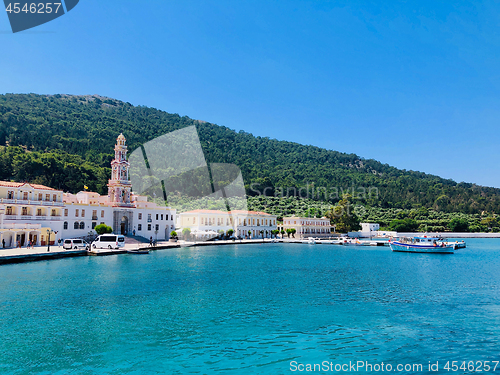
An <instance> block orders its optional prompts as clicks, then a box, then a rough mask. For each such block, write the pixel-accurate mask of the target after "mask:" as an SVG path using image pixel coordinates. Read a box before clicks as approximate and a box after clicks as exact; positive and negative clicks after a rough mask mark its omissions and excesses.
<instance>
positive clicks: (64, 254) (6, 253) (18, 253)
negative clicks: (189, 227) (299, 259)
mask: <svg viewBox="0 0 500 375" xmlns="http://www.w3.org/2000/svg"><path fill="white" fill-rule="evenodd" d="M257 243H260V244H262V243H271V240H270V239H268V238H266V239H265V240H262V239H252V240H237V241H232V240H229V241H202V242H185V241H179V242H169V241H159V242H158V243H157V245H156V246H154V247H150V246H149V244H147V243H143V244H136V243H134V244H125V246H124V247H123V248H120V249H117V250H107V249H99V250H100V251H99V252H98V254H89V253H88V252H87V251H86V250H73V249H71V250H67V249H64V248H63V247H62V246H58V245H53V246H50V251H47V246H35V247H34V248H30V249H28V248H25V247H23V248H10V249H0V265H1V264H8V263H23V262H32V261H40V260H49V259H60V258H71V257H78V256H88V255H117V254H125V253H126V252H127V250H139V249H149V250H166V249H171V248H179V247H190V246H217V245H234V244H257Z"/></svg>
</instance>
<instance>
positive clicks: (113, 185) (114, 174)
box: [108, 133, 133, 207]
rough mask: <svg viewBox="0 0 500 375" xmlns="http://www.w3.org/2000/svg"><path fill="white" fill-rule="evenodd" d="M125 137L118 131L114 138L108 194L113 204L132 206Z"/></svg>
mask: <svg viewBox="0 0 500 375" xmlns="http://www.w3.org/2000/svg"><path fill="white" fill-rule="evenodd" d="M125 141H126V140H125V137H124V136H123V134H121V133H120V135H119V136H118V138H117V139H116V145H115V158H114V160H113V161H112V162H111V179H110V180H108V196H109V200H110V202H111V203H112V205H113V206H120V207H133V204H132V203H130V194H131V190H132V184H131V182H130V181H129V175H128V172H129V168H130V163H129V162H128V161H127V146H125Z"/></svg>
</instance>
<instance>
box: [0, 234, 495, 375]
mask: <svg viewBox="0 0 500 375" xmlns="http://www.w3.org/2000/svg"><path fill="white" fill-rule="evenodd" d="M467 243H468V248H467V249H464V250H459V251H458V252H457V253H456V254H454V255H438V254H407V253H392V252H391V251H390V250H389V248H381V247H377V248H375V247H343V246H336V245H299V244H269V245H234V246H221V247H205V248H184V249H173V250H163V251H157V252H153V253H151V254H149V255H119V256H109V257H83V258H68V259H61V260H53V261H47V262H36V263H28V264H16V265H5V266H1V267H0V290H1V296H0V328H1V329H0V374H211V373H223V374H267V373H269V374H282V373H283V374H286V373H298V372H299V371H295V372H293V371H290V370H291V369H293V368H292V367H291V365H290V363H291V362H292V361H295V362H296V363H297V364H299V363H302V364H308V363H309V364H314V363H321V362H323V361H329V362H332V363H340V364H343V363H349V361H353V362H356V361H367V362H369V363H371V364H377V363H378V364H380V363H381V362H384V363H386V364H387V363H390V364H391V365H392V366H393V367H394V368H395V366H396V365H397V364H423V365H424V373H425V372H427V371H425V370H426V369H427V366H428V363H429V361H431V362H432V363H436V362H438V363H439V370H440V371H439V373H454V374H457V373H466V372H468V371H463V370H458V371H456V372H448V371H446V370H444V369H443V366H444V365H445V363H446V362H447V361H460V362H459V365H460V363H461V361H488V360H489V361H498V360H500V350H499V348H500V344H499V339H500V328H499V327H500V240H497V239H484V240H482V239H470V240H468V241H467ZM297 369H298V368H297ZM333 372H335V371H333ZM359 372H364V371H363V370H362V369H361V371H359ZM498 372H500V366H498V367H497V371H496V373H498ZM303 373H305V371H304V372H303ZM337 373H342V371H340V372H337ZM399 373H414V372H413V371H406V372H405V371H401V372H399Z"/></svg>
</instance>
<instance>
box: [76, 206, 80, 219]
mask: <svg viewBox="0 0 500 375" xmlns="http://www.w3.org/2000/svg"><path fill="white" fill-rule="evenodd" d="M79 211H80V210H79V209H78V208H77V209H76V211H75V217H78V215H79V214H80V213H79Z"/></svg>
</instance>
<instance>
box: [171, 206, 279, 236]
mask: <svg viewBox="0 0 500 375" xmlns="http://www.w3.org/2000/svg"><path fill="white" fill-rule="evenodd" d="M276 225H277V224H276V216H275V215H270V214H268V213H265V212H257V211H242V210H233V211H229V212H228V211H219V210H193V211H188V212H183V213H181V214H179V215H178V227H179V228H180V230H181V231H182V229H184V228H189V229H190V230H191V233H192V234H193V235H196V236H198V237H214V235H215V234H217V233H219V232H220V231H221V230H223V231H224V233H227V231H228V230H229V229H232V230H233V231H234V232H233V235H234V236H240V237H242V238H245V237H248V238H261V237H262V233H261V231H263V236H264V238H266V237H267V238H269V237H271V231H272V230H275V229H277V226H276Z"/></svg>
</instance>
